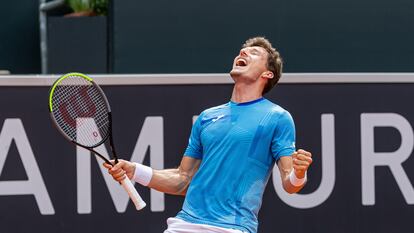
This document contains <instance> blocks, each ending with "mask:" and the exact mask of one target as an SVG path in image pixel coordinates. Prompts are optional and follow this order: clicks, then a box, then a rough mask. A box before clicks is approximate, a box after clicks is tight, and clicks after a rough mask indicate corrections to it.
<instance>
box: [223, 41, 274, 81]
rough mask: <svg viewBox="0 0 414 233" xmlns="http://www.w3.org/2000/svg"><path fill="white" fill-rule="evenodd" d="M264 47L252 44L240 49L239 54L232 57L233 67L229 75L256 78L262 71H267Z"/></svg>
mask: <svg viewBox="0 0 414 233" xmlns="http://www.w3.org/2000/svg"><path fill="white" fill-rule="evenodd" d="M267 57H268V53H267V51H266V49H264V48H262V47H259V46H253V47H246V48H243V49H241V50H240V53H239V55H238V56H237V57H236V58H234V62H233V69H232V70H231V71H230V75H231V76H232V77H233V78H237V77H246V78H249V79H252V80H256V79H258V78H259V77H260V76H261V75H262V73H263V72H265V71H267V70H268V69H267Z"/></svg>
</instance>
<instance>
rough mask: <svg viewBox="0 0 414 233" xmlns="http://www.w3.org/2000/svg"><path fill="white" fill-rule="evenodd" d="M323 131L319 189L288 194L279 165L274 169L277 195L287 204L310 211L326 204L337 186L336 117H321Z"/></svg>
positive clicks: (329, 115)
mask: <svg viewBox="0 0 414 233" xmlns="http://www.w3.org/2000/svg"><path fill="white" fill-rule="evenodd" d="M321 130H322V154H321V157H322V179H321V184H320V185H319V187H318V189H317V190H316V191H315V192H313V193H311V194H288V193H287V192H285V190H284V189H283V186H282V180H281V178H280V173H279V169H278V167H277V165H275V166H274V168H273V186H274V188H275V190H276V193H277V195H278V196H279V197H280V199H281V200H282V201H283V202H285V203H286V204H288V205H290V206H292V207H295V208H299V209H308V208H313V207H316V206H318V205H320V204H322V203H323V202H325V201H326V200H327V199H328V197H329V196H330V195H331V193H332V191H333V188H334V186H335V116H334V115H333V114H322V115H321Z"/></svg>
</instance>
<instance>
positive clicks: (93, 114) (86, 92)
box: [52, 76, 110, 147]
mask: <svg viewBox="0 0 414 233" xmlns="http://www.w3.org/2000/svg"><path fill="white" fill-rule="evenodd" d="M52 105H53V110H52V114H53V116H54V118H55V120H56V122H57V124H58V125H59V127H60V128H61V129H62V130H63V132H64V133H65V134H66V135H67V136H68V137H69V138H70V139H72V140H74V141H76V142H77V143H79V144H82V145H84V146H87V147H94V146H96V145H98V144H100V143H101V142H102V141H103V140H104V139H105V138H106V137H107V135H108V134H109V124H110V122H109V115H108V113H109V107H108V106H107V103H106V101H105V98H104V96H103V93H101V91H100V90H99V89H98V88H97V87H96V86H94V85H93V84H92V82H90V81H88V80H86V79H84V78H82V77H78V76H69V77H67V78H65V79H63V80H61V82H60V83H59V84H58V85H57V86H56V88H55V91H54V93H53V96H52Z"/></svg>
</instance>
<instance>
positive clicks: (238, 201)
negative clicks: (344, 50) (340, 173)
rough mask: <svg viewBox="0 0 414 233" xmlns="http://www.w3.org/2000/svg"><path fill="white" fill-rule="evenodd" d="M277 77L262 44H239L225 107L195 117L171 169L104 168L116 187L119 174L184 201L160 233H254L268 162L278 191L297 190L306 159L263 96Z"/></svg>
mask: <svg viewBox="0 0 414 233" xmlns="http://www.w3.org/2000/svg"><path fill="white" fill-rule="evenodd" d="M281 74H282V60H281V58H280V55H279V53H278V52H277V51H276V50H275V49H274V48H273V47H272V45H271V44H270V42H269V41H268V40H267V39H265V38H263V37H255V38H251V39H249V40H247V41H246V43H245V44H244V45H243V46H242V49H241V50H240V53H239V55H238V56H237V57H236V58H235V59H234V62H233V68H232V70H231V72H230V75H231V77H232V78H233V80H234V82H235V84H234V88H233V93H232V96H231V100H230V101H229V102H228V103H226V104H223V105H220V106H217V107H213V108H209V109H207V110H205V111H203V112H202V113H201V114H200V116H199V117H198V118H197V121H196V122H195V123H194V125H193V128H192V130H191V135H190V138H189V143H188V147H187V149H186V150H185V153H184V156H183V158H182V160H181V164H180V166H179V167H178V168H175V169H165V170H153V169H152V168H150V167H147V166H144V165H142V164H138V163H132V162H129V161H125V160H120V162H119V163H118V164H116V165H114V166H113V167H112V166H110V165H108V164H104V166H105V167H106V168H107V169H108V170H109V173H110V174H111V175H112V176H113V178H114V179H115V180H117V181H121V180H122V179H124V178H125V175H127V176H128V177H129V178H130V179H134V180H135V181H137V182H138V183H140V184H142V185H145V186H148V187H149V188H153V189H156V190H158V191H161V192H165V193H169V194H176V195H185V200H184V204H183V208H182V210H181V211H180V212H179V213H178V214H177V216H176V217H174V218H169V219H168V220H167V223H168V229H167V230H165V231H164V233H197V232H203V233H204V232H223V233H236V232H238V233H241V232H249V233H254V232H257V227H258V219H257V218H258V212H259V209H260V206H261V204H262V196H263V192H264V189H265V187H266V184H267V182H268V180H269V177H270V174H271V171H272V169H273V166H274V164H275V163H277V166H278V167H279V171H280V175H281V179H282V183H283V188H284V189H285V190H286V191H287V192H289V193H296V192H298V191H299V190H300V189H302V187H303V186H304V184H305V182H306V179H307V176H306V171H307V169H308V168H309V166H310V164H311V163H312V158H311V153H309V152H307V151H305V150H297V151H296V149H295V127H294V122H293V119H292V117H291V115H290V114H289V112H287V111H286V110H285V109H283V108H282V107H280V106H279V105H277V104H274V103H272V102H270V101H269V100H267V99H265V98H264V97H263V94H265V93H267V92H268V91H270V90H271V89H272V88H273V86H275V85H276V83H277V82H278V81H279V79H280V77H281Z"/></svg>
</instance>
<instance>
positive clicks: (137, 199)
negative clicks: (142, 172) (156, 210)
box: [121, 177, 147, 210]
mask: <svg viewBox="0 0 414 233" xmlns="http://www.w3.org/2000/svg"><path fill="white" fill-rule="evenodd" d="M121 185H122V187H124V189H125V191H126V192H127V193H128V195H129V197H130V198H131V200H132V202H134V205H135V208H137V210H141V209H143V208H144V207H145V206H146V205H147V204H146V203H145V201H144V200H142V198H141V196H140V195H139V194H138V192H137V190H136V189H135V187H134V185H133V184H132V182H131V180H130V179H128V177H125V179H123V180H122V181H121Z"/></svg>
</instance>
